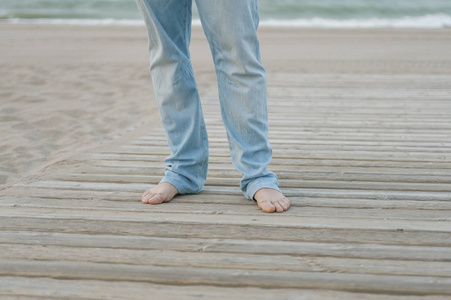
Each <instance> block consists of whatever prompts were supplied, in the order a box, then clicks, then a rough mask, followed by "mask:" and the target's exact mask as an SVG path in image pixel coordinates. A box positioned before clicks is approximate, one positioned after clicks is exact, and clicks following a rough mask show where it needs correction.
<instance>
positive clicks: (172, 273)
mask: <svg viewBox="0 0 451 300" xmlns="http://www.w3.org/2000/svg"><path fill="white" fill-rule="evenodd" d="M86 270H89V272H86ZM212 274H215V275H214V276H211V275H212ZM0 275H3V276H23V277H45V276H48V277H52V278H57V279H66V278H70V279H94V280H99V279H100V280H120V281H136V282H152V283H158V284H167V283H168V282H171V284H173V285H178V284H183V285H212V286H229V287H236V286H241V287H264V288H318V287H321V288H325V289H333V290H341V291H350V292H352V291H357V292H369V291H370V292H373V293H388V294H393V293H396V294H407V295H428V294H438V295H451V290H450V289H449V286H450V285H451V278H443V277H427V276H396V275H384V276H379V275H372V274H335V273H313V272H312V273H308V272H289V271H265V270H245V271H244V270H240V269H233V270H229V269H210V268H206V269H204V268H194V267H182V268H181V267H161V266H153V265H152V266H140V265H125V264H103V263H86V262H83V263H81V262H55V261H52V262H49V261H27V260H14V261H3V262H0Z"/></svg>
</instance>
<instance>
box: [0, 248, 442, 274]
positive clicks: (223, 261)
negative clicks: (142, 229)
mask: <svg viewBox="0 0 451 300" xmlns="http://www.w3.org/2000/svg"><path fill="white" fill-rule="evenodd" d="M1 247H2V252H1V253H0V260H40V261H71V262H76V261H78V262H94V263H106V262H107V263H109V264H129V265H156V266H173V267H183V266H186V267H190V266H196V267H200V268H217V269H250V270H282V271H295V272H298V271H301V272H328V273H353V274H377V275H384V274H387V275H405V276H438V277H451V262H443V261H442V262H430V261H428V262H424V261H396V260H382V259H378V260H372V259H350V258H341V257H339V258H336V257H315V256H303V257H295V256H290V255H280V254H277V253H271V254H266V255H261V254H246V253H228V252H225V253H208V252H188V251H173V250H170V249H166V250H151V249H145V250H140V249H119V248H116V249H111V248H100V247H95V248H90V247H86V248H85V247H68V246H49V245H18V244H2V246H1Z"/></svg>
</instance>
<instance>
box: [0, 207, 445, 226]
mask: <svg viewBox="0 0 451 300" xmlns="http://www.w3.org/2000/svg"><path fill="white" fill-rule="evenodd" d="M172 204H173V203H172ZM173 205H174V204H173ZM254 208H255V210H256V211H258V208H257V207H254ZM151 209H152V208H151V206H150V205H149V206H147V207H143V208H142V210H141V211H134V212H128V211H121V212H120V213H118V212H114V211H109V210H102V211H100V210H92V209H89V208H87V209H76V210H72V209H64V208H32V207H3V208H2V211H1V212H0V216H2V217H16V218H36V219H41V218H42V219H59V220H64V219H78V220H99V221H101V220H104V221H119V222H130V221H135V222H145V223H150V224H152V223H160V222H166V223H178V224H181V223H183V224H204V225H205V226H209V225H211V224H224V225H225V224H230V225H245V226H261V227H284V228H307V227H308V228H341V229H345V228H347V229H350V230H352V229H366V230H406V231H410V230H411V231H435V232H451V227H450V226H449V224H448V222H446V221H447V220H448V218H438V217H436V218H435V219H434V220H409V222H406V221H405V220H402V219H378V220H377V222H375V221H374V220H371V219H367V218H364V217H360V218H357V217H356V218H340V217H314V216H313V217H312V216H308V217H307V216H305V217H302V219H301V218H298V217H296V216H291V215H290V214H289V213H288V212H287V214H285V215H280V214H272V215H271V214H265V215H261V214H260V215H257V216H253V217H252V218H249V216H247V215H234V214H225V213H224V212H218V211H215V210H214V211H211V212H209V213H203V214H199V213H196V214H194V213H177V214H175V213H172V212H171V213H163V212H162V213H158V214H156V215H154V216H152V217H149V210H151Z"/></svg>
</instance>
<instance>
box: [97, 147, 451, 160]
mask: <svg viewBox="0 0 451 300" xmlns="http://www.w3.org/2000/svg"><path fill="white" fill-rule="evenodd" d="M314 150H315V151H314V152H312V151H308V150H304V149H292V150H288V149H285V150H284V151H274V154H273V157H274V158H281V157H285V158H292V159H296V158H297V157H309V158H314V157H316V158H319V157H327V158H341V159H349V160H357V159H369V160H399V161H441V162H442V163H448V164H451V156H450V155H449V154H448V153H445V154H441V153H440V154H438V153H431V152H419V151H415V152H414V151H411V152H408V153H407V152H402V151H393V150H392V151H376V150H359V151H358V152H353V151H352V150H346V149H341V148H338V149H330V148H329V149H314ZM150 152H151V153H153V154H159V155H162V154H168V155H169V152H168V148H167V147H156V146H155V147H152V150H151V149H150V148H148V147H140V148H136V147H135V148H127V147H122V148H120V149H117V150H105V151H103V152H102V153H105V154H121V155H122V154H129V155H130V154H135V155H140V154H149V153H150ZM215 154H216V155H220V156H227V157H228V156H230V152H229V149H226V148H224V149H216V152H215Z"/></svg>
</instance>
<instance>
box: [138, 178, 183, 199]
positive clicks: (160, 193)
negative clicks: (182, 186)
mask: <svg viewBox="0 0 451 300" xmlns="http://www.w3.org/2000/svg"><path fill="white" fill-rule="evenodd" d="M178 193H179V192H178V191H177V189H176V188H175V186H173V185H172V184H170V183H168V182H162V183H160V184H159V185H157V186H156V187H154V188H153V189H150V190H148V191H145V192H144V194H143V195H142V202H143V203H148V204H160V203H163V202H169V201H171V200H172V198H174V196H175V195H177V194H178Z"/></svg>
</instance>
